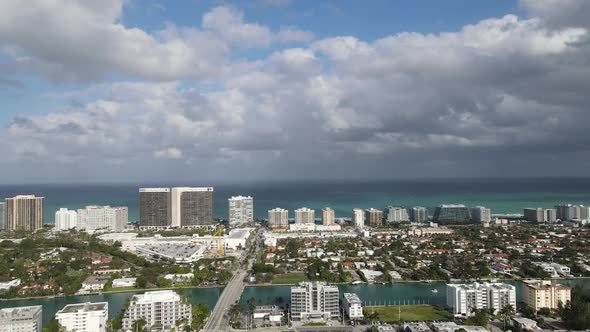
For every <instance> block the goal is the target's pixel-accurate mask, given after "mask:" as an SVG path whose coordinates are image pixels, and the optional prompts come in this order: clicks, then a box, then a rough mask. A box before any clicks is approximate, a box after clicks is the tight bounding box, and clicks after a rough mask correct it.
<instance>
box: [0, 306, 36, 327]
mask: <svg viewBox="0 0 590 332" xmlns="http://www.w3.org/2000/svg"><path fill="white" fill-rule="evenodd" d="M42 313H43V307H42V306H40V305H35V306H30V307H14V308H4V309H0V332H41V327H42V325H41V324H42Z"/></svg>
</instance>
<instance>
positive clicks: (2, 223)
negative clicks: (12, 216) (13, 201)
mask: <svg viewBox="0 0 590 332" xmlns="http://www.w3.org/2000/svg"><path fill="white" fill-rule="evenodd" d="M4 229H6V203H4V202H0V230H4Z"/></svg>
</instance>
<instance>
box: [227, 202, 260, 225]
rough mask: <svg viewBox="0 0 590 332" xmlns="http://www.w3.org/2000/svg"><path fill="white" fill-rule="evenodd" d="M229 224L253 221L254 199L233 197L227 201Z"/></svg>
mask: <svg viewBox="0 0 590 332" xmlns="http://www.w3.org/2000/svg"><path fill="white" fill-rule="evenodd" d="M227 202H228V205H229V209H228V211H229V219H228V220H229V223H230V224H243V223H247V222H252V221H254V199H253V198H252V197H250V196H246V197H245V196H234V197H231V198H229V199H228V200H227Z"/></svg>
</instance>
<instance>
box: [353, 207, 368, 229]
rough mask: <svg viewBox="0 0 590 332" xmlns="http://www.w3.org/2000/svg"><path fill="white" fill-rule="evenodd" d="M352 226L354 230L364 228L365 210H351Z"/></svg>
mask: <svg viewBox="0 0 590 332" xmlns="http://www.w3.org/2000/svg"><path fill="white" fill-rule="evenodd" d="M352 224H353V225H354V226H355V227H356V228H364V227H365V210H363V209H352Z"/></svg>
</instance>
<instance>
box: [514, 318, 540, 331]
mask: <svg viewBox="0 0 590 332" xmlns="http://www.w3.org/2000/svg"><path fill="white" fill-rule="evenodd" d="M510 320H511V321H512V326H513V327H514V329H513V331H515V332H532V331H536V330H540V328H539V326H538V325H537V321H535V320H533V319H530V318H526V317H512V318H511V319H510Z"/></svg>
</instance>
